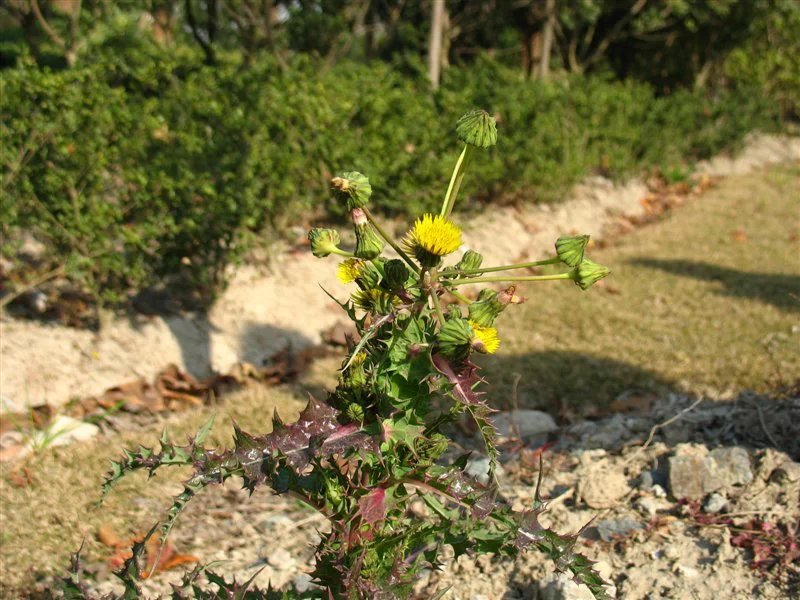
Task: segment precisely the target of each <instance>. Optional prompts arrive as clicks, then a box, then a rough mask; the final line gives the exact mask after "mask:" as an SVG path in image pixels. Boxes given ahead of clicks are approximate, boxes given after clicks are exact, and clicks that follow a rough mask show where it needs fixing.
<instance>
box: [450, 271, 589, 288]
mask: <svg viewBox="0 0 800 600" xmlns="http://www.w3.org/2000/svg"><path fill="white" fill-rule="evenodd" d="M555 279H574V277H573V275H572V273H571V272H569V273H557V274H555V275H531V276H529V277H481V278H479V279H460V280H458V281H448V282H447V283H448V285H465V284H471V283H477V284H480V283H492V282H495V281H552V280H555Z"/></svg>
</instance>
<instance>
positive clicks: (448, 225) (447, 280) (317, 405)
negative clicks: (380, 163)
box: [71, 113, 608, 600]
mask: <svg viewBox="0 0 800 600" xmlns="http://www.w3.org/2000/svg"><path fill="white" fill-rule="evenodd" d="M476 114H478V113H472V114H471V115H472V118H474V117H475V115H476ZM479 116H480V121H481V123H482V126H485V127H486V128H487V129H488V130H490V131H494V126H495V121H494V119H493V118H492V117H491V116H490V115H488V114H487V113H480V115H479ZM462 123H463V121H462ZM467 137H468V141H470V143H471V142H472V141H473V140H472V138H471V137H470V136H467ZM469 147H471V146H468V145H467V146H465V149H466V148H469ZM479 152H480V151H479ZM485 156H486V155H485V154H484V155H481V156H480V157H479V158H476V159H474V162H475V164H480V162H482V160H480V159H482V158H485ZM463 168H464V167H463V163H462V162H461V161H459V162H458V166H457V167H456V171H455V172H454V174H453V175H454V177H455V176H456V175H457V174H458V173H460V172H462V169H463ZM355 175H359V177H358V178H356V177H355ZM350 176H351V177H352V178H353V180H356V179H357V180H358V181H359V182H361V184H362V186H363V185H365V182H366V178H365V177H364V176H363V175H360V174H352V173H351V174H350ZM338 183H339V184H341V181H339V182H338ZM339 188H340V189H338V190H337V193H334V194H333V195H334V197H335V198H337V200H338V201H339V202H341V203H343V204H344V205H345V206H346V205H347V204H349V203H350V201H351V198H350V196H349V195H347V194H345V195H344V197H342V194H341V193H338V192H340V191H341V185H340V186H339ZM456 196H457V191H456V190H455V188H454V187H452V186H451V187H450V188H449V190H448V192H447V194H446V196H445V199H444V201H443V203H442V212H441V214H440V215H437V216H436V217H435V218H434V217H433V216H432V215H425V218H421V219H418V220H417V221H416V222H415V223H414V226H413V227H412V229H411V231H410V232H409V234H408V235H407V236H406V237H405V239H404V242H403V247H404V248H405V250H404V249H403V248H401V246H400V245H399V244H398V243H397V242H396V241H395V240H393V239H390V238H389V237H386V234H385V233H383V229H382V228H381V227H380V226H379V225H377V224H376V223H375V222H374V220H373V217H372V216H371V213H370V212H369V209H367V208H366V199H364V202H360V203H359V206H354V207H351V208H350V209H348V210H349V211H350V212H351V214H352V215H353V217H354V219H353V220H354V228H356V229H358V228H360V227H362V226H363V225H362V223H360V222H359V220H358V219H356V216H358V217H359V219H360V218H362V217H363V218H367V219H369V221H370V223H369V226H370V227H374V228H375V231H378V232H381V233H380V235H381V236H383V237H384V238H385V239H384V242H385V243H386V244H389V245H391V246H392V247H393V248H395V250H397V251H398V253H399V255H400V256H401V259H402V260H403V261H405V263H406V267H404V268H403V269H400V268H399V267H398V262H399V260H398V259H395V260H394V262H392V261H387V260H386V259H385V258H383V257H381V256H372V257H370V258H369V259H368V260H367V259H363V258H360V259H358V258H348V259H347V261H346V262H345V263H344V268H343V269H342V270H341V271H340V273H341V272H344V273H345V274H346V275H347V276H346V277H342V280H343V281H347V282H348V283H351V284H354V286H355V287H356V289H355V291H353V292H352V294H351V296H350V298H349V299H348V300H347V301H345V302H341V303H340V304H341V306H342V308H343V309H344V310H345V312H346V313H347V315H348V316H349V317H350V319H351V320H352V321H353V323H354V325H355V327H356V329H357V332H358V337H359V338H360V341H359V342H358V344H355V345H354V346H353V347H351V348H350V350H349V353H348V356H347V357H346V358H345V359H344V361H343V363H342V368H341V371H340V378H339V384H338V386H337V387H336V388H335V389H334V390H333V391H332V392H329V393H328V396H327V398H326V399H325V401H320V400H317V399H315V398H313V397H311V398H310V399H309V402H308V405H307V406H306V408H305V409H304V410H303V412H302V413H301V414H300V416H299V418H298V420H297V421H296V422H295V423H292V424H289V425H286V424H284V423H283V422H282V421H281V420H280V419H279V418H278V416H277V415H276V416H275V417H274V419H273V428H272V431H271V432H270V433H269V434H266V435H261V436H254V435H250V434H248V433H246V432H244V431H242V430H241V429H240V428H239V427H238V426H236V425H234V432H235V433H234V446H233V448H230V449H227V450H219V449H207V448H204V447H203V439H204V438H205V437H206V435H207V434H208V431H209V430H210V428H211V423H208V424H207V425H206V426H205V427H204V428H203V430H201V432H200V433H199V434H198V435H197V436H196V437H195V438H194V439H192V440H190V441H189V442H188V444H187V445H185V446H177V445H175V444H173V443H172V442H170V441H169V438H168V437H167V436H163V437H162V440H161V449H160V450H159V451H155V450H152V449H149V448H144V447H140V448H139V449H138V450H136V451H126V452H125V454H124V456H123V458H122V460H121V461H119V462H114V463H112V468H111V471H110V472H109V473H108V475H107V476H106V481H105V484H104V486H103V489H104V493H107V492H108V491H109V490H110V489H111V487H112V486H113V485H114V484H115V483H116V482H117V481H119V479H120V478H122V477H124V476H125V475H126V474H128V473H131V472H134V471H137V470H147V471H148V473H149V474H150V475H151V476H152V475H153V474H154V473H155V472H156V470H157V469H160V468H161V467H163V466H174V465H187V464H192V465H193V466H194V472H193V474H192V475H191V476H190V478H189V479H188V480H187V481H186V482H185V484H184V491H183V492H182V493H180V494H178V495H177V496H176V497H175V499H174V501H173V503H172V505H171V507H170V508H169V509H168V511H167V516H166V518H165V520H164V522H163V524H162V525H161V527H160V531H161V535H162V536H166V535H167V534H168V533H169V531H170V530H171V528H172V526H173V524H174V523H175V520H176V519H177V518H178V516H179V515H180V513H181V512H182V511H183V509H184V508H185V506H186V505H187V503H188V502H189V501H191V500H192V499H193V498H195V496H196V495H197V494H198V493H199V492H200V491H202V490H203V489H204V488H205V487H207V486H209V485H211V484H214V483H222V482H224V481H226V480H227V479H229V478H231V477H237V478H241V479H242V481H243V485H244V487H245V488H246V489H248V490H250V491H251V492H252V491H254V490H255V489H256V488H257V487H260V486H262V485H269V486H270V487H271V488H272V490H273V491H274V492H275V493H277V494H291V495H292V496H293V497H295V498H297V499H300V500H302V501H303V502H305V503H306V504H307V505H309V506H310V507H312V508H314V509H316V510H317V511H319V512H320V513H321V514H322V515H324V516H325V517H326V518H327V519H328V520H329V522H330V525H331V530H330V532H328V533H325V534H323V535H322V539H321V541H320V542H319V544H318V546H317V549H316V564H315V570H314V572H313V576H314V579H315V582H316V583H317V584H318V587H317V588H316V589H315V590H314V591H311V592H309V595H308V597H314V598H320V599H323V598H326V599H334V598H335V599H340V598H341V599H348V600H358V599H362V598H397V599H403V598H408V597H409V596H410V595H411V593H412V591H413V585H414V583H415V582H416V581H417V580H418V579H419V576H420V571H422V570H423V569H434V568H437V567H438V566H440V564H441V563H440V559H439V557H440V554H441V550H442V547H443V546H445V545H448V546H450V547H451V548H452V550H453V551H454V553H455V556H456V557H458V556H460V555H462V554H466V553H473V554H474V553H493V554H496V555H499V556H507V557H513V556H516V555H518V554H519V553H520V552H523V551H525V550H528V549H537V550H539V551H541V552H543V553H544V554H545V555H546V556H548V557H549V558H551V559H552V560H553V562H554V564H555V567H556V568H557V569H559V570H561V571H564V572H569V573H570V574H571V575H572V576H573V577H574V578H575V580H576V581H578V582H581V583H584V584H585V585H586V586H588V588H589V589H590V590H591V591H592V593H593V595H594V596H595V597H596V598H598V599H604V598H608V595H607V593H606V590H605V588H604V585H605V584H604V581H603V580H602V578H601V577H600V576H599V575H598V574H597V573H596V572H595V571H594V569H593V568H592V563H591V562H590V561H588V560H587V559H586V558H585V557H583V556H582V555H580V554H578V553H576V552H575V551H574V546H575V543H576V541H577V535H574V536H564V535H559V534H557V533H556V532H554V531H551V530H550V529H548V528H546V527H544V526H543V525H542V524H541V523H540V521H539V515H540V514H541V513H542V512H544V510H545V509H546V505H545V503H543V502H542V501H541V498H540V497H539V494H538V486H537V493H536V499H535V501H534V503H533V505H532V506H531V507H530V509H529V510H527V511H524V512H515V511H513V510H512V508H511V507H510V506H509V505H508V504H507V503H505V502H503V501H500V500H498V499H497V495H498V490H497V487H496V483H495V481H494V470H495V467H496V461H497V458H498V455H499V451H498V449H497V446H496V443H495V436H496V431H495V428H494V425H493V423H492V420H491V414H492V412H493V410H492V409H491V408H490V407H489V405H488V404H487V403H486V401H485V399H484V393H483V392H481V391H479V388H480V385H481V384H483V383H484V380H483V379H482V378H481V377H479V375H478V368H477V367H476V366H475V364H473V363H472V361H471V356H472V354H473V353H474V352H482V353H492V352H494V351H495V350H496V349H497V345H498V344H499V341H498V338H497V330H496V329H494V327H489V326H482V325H479V324H477V323H476V322H474V321H470V320H468V319H467V318H465V317H466V315H465V314H464V313H465V312H470V311H468V310H466V311H465V309H464V308H463V307H461V306H460V305H458V304H457V301H458V300H462V301H465V302H466V303H467V304H469V301H468V300H465V299H464V297H463V296H461V295H460V294H459V293H458V292H457V291H456V288H457V287H458V286H459V285H461V284H464V283H471V284H477V285H483V284H485V283H492V282H495V281H498V280H502V281H507V282H513V281H532V280H544V279H565V280H572V281H574V282H575V283H576V284H578V285H579V286H580V287H581V288H582V289H586V288H587V287H589V286H590V285H591V284H592V283H594V282H595V281H597V280H598V279H600V278H602V277H604V276H605V275H607V274H608V269H605V268H604V267H601V266H600V265H597V264H595V263H593V262H592V261H590V260H588V259H587V258H585V257H584V248H585V246H586V243H587V242H588V237H586V236H583V237H579V238H574V239H573V240H572V242H571V243H572V252H565V251H564V250H563V247H564V246H565V244H569V240H561V241H560V242H559V244H558V245H559V246H560V247H561V250H558V249H557V255H556V256H553V257H551V258H548V259H545V260H544V261H542V262H540V263H539V264H541V265H545V264H547V265H558V267H557V268H560V269H561V270H562V272H561V273H559V274H555V275H552V274H551V275H543V276H525V275H522V276H520V275H515V274H510V275H499V276H495V275H494V273H498V272H503V271H505V272H509V271H518V270H519V269H521V268H525V267H526V266H530V265H518V264H515V265H501V266H498V267H486V268H480V267H479V266H478V262H476V261H474V260H470V261H466V262H467V263H471V266H472V267H474V268H470V269H468V270H466V271H465V272H462V268H461V266H460V265H462V264H465V263H462V262H461V261H458V262H455V263H453V264H451V266H449V267H447V271H446V277H440V275H439V271H438V269H439V268H440V267H442V266H443V264H444V262H445V260H446V258H445V257H447V256H448V255H452V254H454V253H455V252H457V250H458V248H459V246H460V244H461V232H460V229H459V228H458V227H457V226H456V225H455V224H454V223H452V222H451V221H449V219H448V217H449V212H450V209H451V208H452V206H453V205H454V203H455V200H456ZM420 248H422V249H424V250H425V252H426V253H427V254H426V256H425V259H424V260H416V261H415V260H412V259H411V258H410V257H409V255H410V256H417V255H418V254H419V252H418V250H419V249H420ZM406 251H407V252H408V254H406ZM318 254H319V253H318ZM325 255H326V256H329V255H330V253H327V254H325ZM561 255H564V256H567V257H568V260H567V261H566V262H564V259H563V258H561ZM451 258H452V257H451ZM389 264H392V265H393V266H392V267H388V265H389ZM584 271H587V273H585V272H584ZM387 272H388V273H393V275H392V276H391V277H387ZM443 273H444V271H443ZM483 273H488V274H490V275H491V276H490V277H484V276H482V274H483ZM492 294H493V292H492V290H491V289H490V288H485V289H484V291H483V292H482V294H481V297H482V298H484V299H485V300H487V301H488V296H490V295H492ZM444 295H450V296H452V298H453V300H454V303H453V304H451V305H450V306H449V307H448V311H447V314H446V315H445V313H444V312H443V310H442V308H441V306H440V300H439V297H440V296H444ZM515 298H516V300H515ZM378 299H380V301H378ZM492 300H493V302H495V303H496V305H493V311H492V312H493V317H492V318H494V317H497V316H498V315H500V314H501V312H502V311H503V309H504V308H505V307H506V306H507V305H509V304H512V303H519V301H520V300H519V298H517V297H515V295H514V287H513V286H512V287H510V288H508V289H507V290H506V291H505V292H504V293H502V294H494V295H492ZM462 416H468V417H470V418H471V419H473V420H474V421H475V423H476V425H477V426H478V429H479V431H480V433H481V437H482V439H483V443H484V445H485V452H486V455H487V456H488V457H489V480H490V482H491V483H490V484H488V485H483V484H481V483H479V482H478V481H476V480H475V479H474V478H473V477H471V476H470V475H469V474H468V473H467V470H466V465H467V458H468V455H464V456H462V457H460V458H459V459H457V460H455V461H446V460H440V459H441V457H442V456H443V455H444V454H445V452H446V451H447V449H448V447H449V445H450V443H451V440H450V438H449V436H448V432H449V431H450V429H449V428H448V425H450V424H452V423H453V422H455V421H457V420H458V419H459V418H461V417H462ZM540 479H541V466H540ZM540 483H541V481H540ZM420 501H421V502H422V503H424V505H425V506H426V507H427V511H428V514H427V515H426V516H425V517H421V516H420V515H419V511H414V510H412V504H414V503H419V502H420ZM154 531H155V528H154V529H153V530H152V531H151V535H152V534H153V532H154ZM142 547H143V546H142V545H141V544H140V546H139V548H138V553H139V554H141V548H142ZM138 561H139V557H138V556H137V549H134V554H133V557H132V558H131V559H130V560H129V561H128V562H127V563H126V565H125V566H124V567H123V569H122V571H121V573H120V576H121V577H122V579H123V581H125V583H126V596H125V598H126V599H127V598H128V597H131V598H136V597H138V591H137V581H136V580H137V577H138V576H139V572H138ZM197 572H199V571H196V573H197ZM207 575H208V576H209V578H211V575H210V574H207ZM195 578H196V576H192V575H190V576H189V578H188V579H187V582H188V583H187V584H186V585H185V586H184V588H183V589H185V590H186V593H187V594H191V595H194V596H196V597H201V598H202V597H208V596H206V595H204V594H205V592H204V591H203V589H202V588H199V587H194V586H193V584H192V582H193V581H194V579H195ZM75 580H76V577H73V578H72V579H71V581H75ZM211 582H212V583H214V584H216V585H217V586H218V587H220V589H229V586H230V585H235V584H227V583H226V582H224V581H222V580H219V578H212V579H211ZM247 587H248V586H247V585H245V586H244V587H243V588H241V594H245V593H249V592H246V589H247ZM270 593H271V591H269V590H268V591H267V592H266V593H256V592H255V591H254V592H253V594H252V597H259V598H264V597H266V598H270V597H273V596H270ZM179 597H184V596H179ZM235 597H250V596H235ZM275 597H277V596H275ZM285 597H287V598H291V597H296V596H293V595H291V592H290V591H287V592H286V596H285Z"/></svg>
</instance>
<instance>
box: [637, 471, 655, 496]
mask: <svg viewBox="0 0 800 600" xmlns="http://www.w3.org/2000/svg"><path fill="white" fill-rule="evenodd" d="M653 483H654V482H653V474H652V473H651V472H650V471H644V472H643V473H642V474H641V475H639V479H638V481H637V485H638V486H639V489H641V490H644V491H646V492H649V491H650V490H651V489H653Z"/></svg>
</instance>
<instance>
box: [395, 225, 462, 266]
mask: <svg viewBox="0 0 800 600" xmlns="http://www.w3.org/2000/svg"><path fill="white" fill-rule="evenodd" d="M403 245H404V246H405V247H406V249H407V250H408V251H409V252H411V253H412V254H414V256H415V257H416V259H417V260H418V261H419V262H420V264H421V265H422V266H423V267H435V266H436V265H438V264H439V260H440V259H441V258H442V257H443V256H446V255H448V254H452V253H453V252H455V251H456V250H458V248H459V246H461V229H460V228H459V227H458V226H457V225H455V224H454V223H453V222H452V221H450V220H449V219H447V218H445V217H443V216H441V215H431V214H427V215H423V216H422V217H421V218H419V219H417V220H416V222H415V223H414V226H413V227H412V228H411V231H409V232H408V233H407V234H406V237H405V239H404V240H403Z"/></svg>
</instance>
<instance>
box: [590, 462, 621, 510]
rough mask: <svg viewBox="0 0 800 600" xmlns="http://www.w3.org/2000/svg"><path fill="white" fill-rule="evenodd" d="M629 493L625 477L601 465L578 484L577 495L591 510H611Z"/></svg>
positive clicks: (619, 472)
mask: <svg viewBox="0 0 800 600" xmlns="http://www.w3.org/2000/svg"><path fill="white" fill-rule="evenodd" d="M630 491H631V488H630V486H629V485H628V480H627V479H626V478H625V475H623V473H622V472H621V471H617V470H614V469H613V468H611V467H610V466H608V465H603V464H600V465H598V467H597V468H596V469H595V470H593V471H590V472H589V474H588V476H586V477H585V478H584V479H582V480H580V481H579V482H578V493H579V494H580V496H581V498H583V500H584V502H586V504H588V505H589V506H590V507H591V508H612V507H613V506H614V505H615V504H616V503H617V502H618V501H619V500H621V499H622V497H623V496H625V494H627V493H628V492H630Z"/></svg>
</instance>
